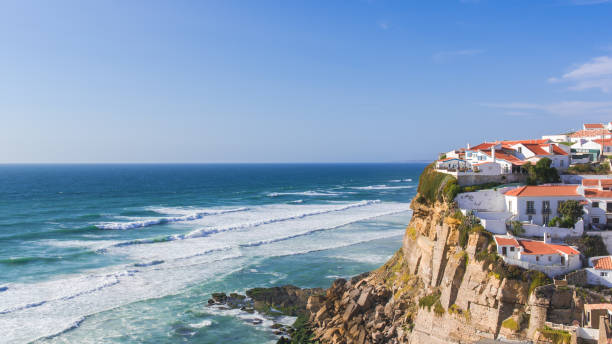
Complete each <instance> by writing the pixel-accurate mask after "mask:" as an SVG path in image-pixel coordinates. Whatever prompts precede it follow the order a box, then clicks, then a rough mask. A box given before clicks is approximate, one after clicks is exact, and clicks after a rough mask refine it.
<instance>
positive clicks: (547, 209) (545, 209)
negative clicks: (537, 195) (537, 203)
mask: <svg viewBox="0 0 612 344" xmlns="http://www.w3.org/2000/svg"><path fill="white" fill-rule="evenodd" d="M542 214H550V201H542Z"/></svg>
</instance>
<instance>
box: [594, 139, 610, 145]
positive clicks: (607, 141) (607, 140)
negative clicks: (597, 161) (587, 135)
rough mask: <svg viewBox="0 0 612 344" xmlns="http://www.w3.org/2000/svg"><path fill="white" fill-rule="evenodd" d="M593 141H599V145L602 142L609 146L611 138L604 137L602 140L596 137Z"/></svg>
mask: <svg viewBox="0 0 612 344" xmlns="http://www.w3.org/2000/svg"><path fill="white" fill-rule="evenodd" d="M593 142H595V143H599V144H600V145H601V144H603V145H605V146H610V145H612V139H604V140H602V139H596V140H593Z"/></svg>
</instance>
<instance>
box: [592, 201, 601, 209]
mask: <svg viewBox="0 0 612 344" xmlns="http://www.w3.org/2000/svg"><path fill="white" fill-rule="evenodd" d="M591 208H599V202H593V203H591Z"/></svg>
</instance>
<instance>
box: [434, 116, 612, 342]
mask: <svg viewBox="0 0 612 344" xmlns="http://www.w3.org/2000/svg"><path fill="white" fill-rule="evenodd" d="M611 156H612V122H610V123H603V124H602V123H587V124H583V126H582V129H581V130H578V131H576V132H573V133H567V134H559V135H547V136H542V137H541V138H538V139H527V140H505V141H493V142H483V143H480V144H478V145H476V146H470V145H469V144H468V145H466V146H465V147H463V148H459V149H454V150H451V151H449V152H446V153H443V154H440V158H439V159H438V160H437V161H436V162H435V168H436V171H438V172H441V173H446V174H450V175H452V176H454V177H456V178H457V182H458V184H459V185H460V186H461V187H463V188H464V189H463V190H466V189H467V190H477V191H472V192H461V193H459V194H458V195H457V197H456V198H455V201H456V202H457V205H458V207H459V209H460V210H461V212H462V213H463V215H466V216H473V217H474V218H475V219H477V220H476V221H479V222H480V224H481V225H482V226H483V227H484V229H486V230H487V231H488V232H490V233H492V234H493V238H494V240H495V243H496V245H497V254H498V255H499V256H500V257H501V258H502V259H503V260H504V262H505V263H507V264H510V265H515V266H519V267H522V268H525V269H530V270H537V271H541V272H543V273H545V274H546V275H548V276H549V277H551V278H555V279H557V280H558V281H559V280H570V281H571V280H572V279H574V277H575V276H580V278H581V279H582V282H581V284H583V285H595V286H597V285H599V286H603V287H608V288H610V287H612V256H597V257H590V258H588V259H587V258H586V257H585V256H584V255H581V252H580V251H579V250H578V248H577V247H575V246H570V245H568V244H566V240H567V239H570V238H576V237H580V236H582V235H583V234H587V235H598V236H601V237H602V239H603V242H604V243H605V244H606V247H607V248H608V252H612V251H611V250H610V247H611V246H612V231H609V230H611V229H612V174H610V171H609V160H608V158H609V157H611ZM544 159H546V160H545V161H546V165H548V167H549V168H554V169H556V171H557V173H558V175H559V178H558V180H557V181H556V182H554V183H536V182H534V181H533V180H531V181H530V173H531V174H533V173H534V172H533V167H535V166H538V162H540V161H542V160H544ZM541 165H542V164H540V166H541ZM483 185H485V187H479V186H483ZM470 187H472V188H471V189H470ZM568 201H571V202H572V203H573V204H574V205H577V206H578V207H579V209H581V212H580V213H579V215H578V216H576V217H575V218H574V219H573V220H572V221H571V223H567V221H560V218H561V217H562V216H563V214H562V212H563V205H564V204H565V203H566V202H568ZM562 222H565V223H563V224H562ZM568 277H569V278H568ZM584 312H585V314H584V324H586V325H587V326H586V328H590V329H591V330H593V329H597V328H598V327H599V326H598V324H599V321H600V319H599V317H600V316H603V318H605V319H607V321H608V322H609V321H610V320H612V304H608V303H605V304H593V305H585V310H584ZM593 317H594V318H593ZM603 318H602V319H603ZM585 331H586V330H585ZM606 331H608V330H607V329H606ZM585 336H586V337H589V336H591V337H593V338H592V339H594V340H597V339H598V338H597V336H598V334H597V333H596V332H592V333H591V334H590V335H589V334H586V335H585ZM610 337H612V335H610ZM610 337H607V336H606V338H610ZM606 340H609V339H606ZM600 342H601V341H600ZM605 342H607V343H612V339H611V340H609V341H605Z"/></svg>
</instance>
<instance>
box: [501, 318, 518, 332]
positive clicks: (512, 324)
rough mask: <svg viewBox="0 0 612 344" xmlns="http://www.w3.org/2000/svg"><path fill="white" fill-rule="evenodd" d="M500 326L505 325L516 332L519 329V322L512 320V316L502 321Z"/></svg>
mask: <svg viewBox="0 0 612 344" xmlns="http://www.w3.org/2000/svg"><path fill="white" fill-rule="evenodd" d="M502 327H505V328H507V329H509V330H512V331H514V332H517V331H518V330H519V324H518V323H517V322H516V320H514V318H508V319H506V320H504V321H503V322H502Z"/></svg>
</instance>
